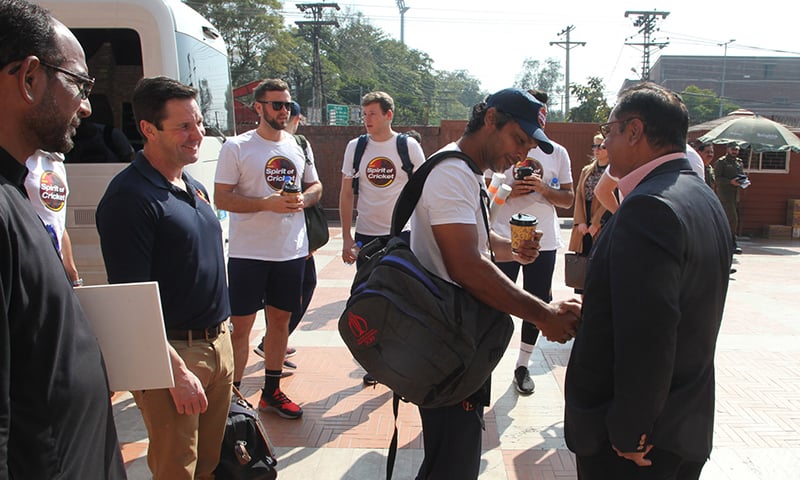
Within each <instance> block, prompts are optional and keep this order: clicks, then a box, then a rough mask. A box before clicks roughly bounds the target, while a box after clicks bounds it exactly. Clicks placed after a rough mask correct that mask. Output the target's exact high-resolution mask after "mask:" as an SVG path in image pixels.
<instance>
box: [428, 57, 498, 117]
mask: <svg viewBox="0 0 800 480" xmlns="http://www.w3.org/2000/svg"><path fill="white" fill-rule="evenodd" d="M486 95H488V92H486V91H484V90H481V83H480V81H479V80H478V79H477V78H475V77H473V76H472V75H470V74H469V72H467V71H466V70H454V71H441V72H437V74H436V96H435V98H434V101H433V103H432V105H431V107H432V108H431V118H430V121H431V123H434V124H436V123H438V122H439V121H441V120H467V119H469V116H470V113H471V112H472V106H473V105H475V104H478V103H480V102H482V101H483V99H484V98H486Z"/></svg>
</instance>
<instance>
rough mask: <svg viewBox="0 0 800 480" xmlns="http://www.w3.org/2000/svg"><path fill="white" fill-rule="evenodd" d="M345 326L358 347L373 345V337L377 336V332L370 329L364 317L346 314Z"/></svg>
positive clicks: (350, 313)
mask: <svg viewBox="0 0 800 480" xmlns="http://www.w3.org/2000/svg"><path fill="white" fill-rule="evenodd" d="M347 326H348V327H349V328H350V333H352V334H353V336H354V337H355V338H356V341H357V343H358V344H359V345H360V346H370V345H372V344H373V343H375V336H376V335H377V334H378V330H376V329H374V328H370V326H369V324H368V323H367V320H366V319H365V318H364V317H361V316H359V315H356V314H354V313H353V312H348V314H347Z"/></svg>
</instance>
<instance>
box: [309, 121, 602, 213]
mask: <svg viewBox="0 0 800 480" xmlns="http://www.w3.org/2000/svg"><path fill="white" fill-rule="evenodd" d="M464 127H466V122H465V121H452V120H449V121H443V122H442V125H441V127H419V126H411V127H401V126H396V127H394V128H395V130H397V131H399V132H404V131H406V130H410V129H414V130H416V131H418V132H420V134H421V135H422V149H423V150H424V151H425V154H426V155H431V154H432V153H433V152H435V151H436V150H438V149H439V148H440V147H442V146H444V145H446V144H447V143H450V142H452V141H455V140H458V139H459V138H460V137H461V135H462V134H463V133H464ZM596 132H597V125H596V124H593V123H548V124H547V133H548V135H549V136H550V138H551V139H553V140H554V141H556V142H558V143H560V144H561V145H563V146H564V147H565V148H566V149H567V151H568V152H569V155H570V158H571V159H572V175H573V177H574V179H575V181H577V179H578V174H579V173H580V171H581V168H583V166H584V165H585V164H586V162H587V161H588V158H589V154H590V152H591V148H590V146H591V144H592V136H593V135H594V134H595V133H596ZM298 133H301V134H303V135H305V136H306V137H307V138H308V140H309V142H311V146H312V148H313V149H314V158H315V160H316V163H317V171H318V172H319V175H320V179H321V181H322V184H323V188H324V190H323V192H324V193H323V195H322V204H323V206H324V207H325V210H326V211H327V212H328V216H329V217H330V218H334V219H338V218H339V216H338V208H339V190H340V187H341V179H342V173H341V172H342V161H343V158H342V157H343V155H344V149H345V147H346V146H347V142H349V141H350V140H351V139H353V138H355V137H357V136H358V135H360V134H362V133H364V128H363V127H360V126H350V127H330V126H304V127H300V129H299V130H298ZM559 214H560V215H561V216H571V215H572V209H565V210H562V209H559Z"/></svg>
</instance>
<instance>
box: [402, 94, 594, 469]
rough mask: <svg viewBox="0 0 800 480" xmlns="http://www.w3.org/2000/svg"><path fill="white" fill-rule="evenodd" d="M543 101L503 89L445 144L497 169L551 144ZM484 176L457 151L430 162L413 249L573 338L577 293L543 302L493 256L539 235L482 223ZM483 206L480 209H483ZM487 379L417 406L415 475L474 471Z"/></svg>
mask: <svg viewBox="0 0 800 480" xmlns="http://www.w3.org/2000/svg"><path fill="white" fill-rule="evenodd" d="M542 107H543V106H542V104H541V103H539V102H538V101H537V100H536V99H534V98H533V97H532V96H531V95H530V94H529V93H528V92H525V91H523V90H519V89H513V88H509V89H505V90H501V91H499V92H497V93H495V94H493V95H490V96H489V97H488V98H487V99H486V101H485V102H482V103H480V104H478V105H475V106H474V107H473V109H472V117H471V118H470V121H469V123H468V124H467V128H466V131H465V132H464V135H463V136H462V137H461V138H460V139H459V140H458V141H456V142H453V143H451V144H449V145H446V146H445V147H443V148H442V151H451V150H458V151H461V152H463V153H465V154H466V155H468V156H469V157H470V158H471V159H472V160H473V161H474V163H475V166H476V167H477V168H478V171H479V172H482V171H484V170H486V169H491V170H494V171H496V172H502V171H505V170H506V169H508V168H509V167H511V166H512V165H514V164H515V163H517V162H519V161H521V160H523V159H524V158H525V157H526V155H527V153H528V151H529V150H530V149H532V148H535V147H536V146H537V145H539V147H540V148H541V149H542V150H543V151H544V152H546V153H552V151H553V146H552V145H551V144H550V140H549V139H548V138H547V136H546V135H545V134H544V131H543V130H542V128H541V124H540V123H539V112H540V110H541V108H542ZM485 188H486V186H485V184H484V183H483V176H482V175H481V174H475V173H474V172H473V170H472V169H470V167H469V166H468V165H467V163H466V162H464V161H463V160H461V159H459V158H448V159H446V160H443V161H442V163H441V164H439V165H438V166H437V167H436V168H434V169H433V170H432V171H431V173H430V175H429V177H428V178H427V181H426V182H425V188H424V189H423V190H422V195H421V196H420V199H419V203H417V208H416V209H415V210H414V214H413V215H412V217H411V249H412V250H413V251H414V254H415V255H416V256H417V257H418V258H419V260H420V262H421V263H422V264H423V265H424V266H425V268H427V269H428V270H429V271H431V272H433V273H434V274H436V275H438V276H439V277H441V278H443V279H445V280H447V281H449V282H453V283H456V284H458V285H460V286H461V287H463V288H464V289H465V290H466V291H468V292H469V293H471V294H472V295H474V296H475V297H476V298H477V299H478V300H480V301H482V302H484V303H486V304H487V305H489V306H491V307H494V308H496V309H498V310H502V311H504V312H508V313H511V314H512V315H515V316H517V317H519V318H521V319H523V321H525V322H531V323H534V324H536V327H537V328H538V329H539V330H540V331H541V332H542V334H543V335H544V336H545V337H546V338H547V339H548V340H551V341H557V342H560V343H564V342H566V341H568V340H570V339H571V338H572V337H573V336H574V334H575V330H576V328H577V323H578V319H577V315H578V314H579V313H580V304H579V303H578V302H577V301H575V300H568V301H559V302H554V303H551V304H547V303H545V302H543V301H542V300H540V299H539V298H537V297H535V296H534V295H532V294H530V293H528V292H526V291H525V290H523V289H522V288H520V287H518V286H517V285H515V284H514V283H513V282H512V281H511V280H510V279H509V278H508V277H507V276H506V275H505V274H504V273H503V272H502V271H501V270H500V269H499V268H497V266H496V265H495V264H494V263H492V260H491V256H490V254H489V246H491V249H492V250H493V251H494V257H495V260H497V261H500V262H507V261H518V262H520V263H524V264H528V263H531V262H532V261H534V259H535V258H536V256H537V255H538V241H528V242H526V244H525V245H524V248H520V249H518V253H517V252H512V251H511V242H510V241H509V240H508V239H507V238H503V237H501V236H499V235H497V234H496V233H494V232H487V231H486V227H485V225H484V220H483V219H484V215H485V214H486V213H485V209H486V205H482V201H481V193H480V192H481V190H482V189H484V190H485ZM482 209H483V210H484V212H482V211H481V210H482ZM489 385H490V381H489V380H487V382H486V384H484V385H483V387H482V388H480V389H479V390H478V391H477V392H475V393H474V394H472V395H470V396H469V397H468V398H466V399H464V400H463V401H462V402H459V403H457V404H455V405H450V406H446V407H440V408H420V409H419V411H420V417H421V419H422V431H423V435H422V438H423V441H424V451H425V457H424V459H423V461H422V466H421V467H420V470H419V473H418V475H417V480H434V479H447V478H457V479H459V480H469V479H476V478H478V472H479V470H480V457H481V436H482V434H481V430H482V426H483V408H484V407H485V406H486V405H488V404H489V398H490V395H489Z"/></svg>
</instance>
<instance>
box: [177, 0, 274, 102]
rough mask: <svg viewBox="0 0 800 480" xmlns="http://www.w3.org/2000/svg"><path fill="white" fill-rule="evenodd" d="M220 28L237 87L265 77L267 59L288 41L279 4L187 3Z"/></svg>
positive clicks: (245, 0) (240, 0) (256, 0)
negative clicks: (282, 42)
mask: <svg viewBox="0 0 800 480" xmlns="http://www.w3.org/2000/svg"><path fill="white" fill-rule="evenodd" d="M186 3H187V4H188V5H189V6H191V7H192V8H194V9H195V10H197V11H198V12H199V13H200V14H201V15H203V16H204V17H206V18H207V19H208V20H209V21H210V22H211V23H212V24H213V25H214V26H215V27H217V28H218V29H219V31H220V33H221V34H222V38H224V39H225V43H226V45H227V48H228V56H229V58H230V60H229V61H230V70H231V80H232V82H233V85H234V86H238V85H243V84H245V83H247V82H250V81H252V80H256V79H259V78H264V77H266V76H267V75H266V73H267V72H266V65H268V63H267V62H264V57H265V56H268V55H269V53H270V51H271V50H273V49H274V48H276V40H278V39H282V38H285V37H284V36H283V35H282V33H283V32H285V28H284V26H283V16H282V15H281V14H280V13H279V12H280V10H281V8H282V6H281V2H280V1H278V0H193V1H187V2H186ZM288 63H289V62H287V64H288Z"/></svg>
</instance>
